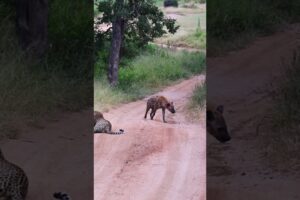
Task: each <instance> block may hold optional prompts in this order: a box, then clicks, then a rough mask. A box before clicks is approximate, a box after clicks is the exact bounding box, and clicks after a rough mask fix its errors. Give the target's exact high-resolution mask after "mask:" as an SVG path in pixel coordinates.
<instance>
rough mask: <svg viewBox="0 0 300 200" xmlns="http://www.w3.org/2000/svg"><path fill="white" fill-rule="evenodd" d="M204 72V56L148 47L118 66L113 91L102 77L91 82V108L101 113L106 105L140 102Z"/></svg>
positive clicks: (202, 54)
mask: <svg viewBox="0 0 300 200" xmlns="http://www.w3.org/2000/svg"><path fill="white" fill-rule="evenodd" d="M99 64H100V63H99ZM101 67H102V66H96V68H101ZM204 69H205V54H204V53H188V52H171V51H168V50H163V49H159V48H157V47H153V46H151V47H148V50H147V51H145V52H143V53H141V54H140V55H139V56H137V57H135V58H133V59H132V60H131V61H128V63H126V65H124V66H121V68H120V70H119V85H118V86H117V87H116V88H110V87H109V85H108V83H107V82H106V77H105V76H103V77H101V78H100V79H97V78H96V79H95V84H94V86H95V91H96V92H95V96H94V101H95V106H96V108H100V109H101V110H103V109H105V108H107V107H109V106H110V105H114V104H118V103H123V102H129V101H133V100H136V99H140V98H142V97H144V96H146V95H149V94H152V93H154V92H157V91H159V90H160V89H162V87H164V86H167V85H170V84H171V83H174V82H176V81H178V80H182V79H186V78H188V77H190V76H192V75H194V74H200V73H201V72H203V70H204ZM96 71H97V70H96ZM98 71H99V70H98Z"/></svg>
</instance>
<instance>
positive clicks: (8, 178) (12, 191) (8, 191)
mask: <svg viewBox="0 0 300 200" xmlns="http://www.w3.org/2000/svg"><path fill="white" fill-rule="evenodd" d="M27 191H28V178H27V176H26V174H25V172H24V171H23V170H22V169H21V168H20V167H18V166H17V165H15V164H13V163H11V162H9V161H7V160H6V159H5V158H4V156H3V154H2V151H1V149H0V197H1V198H5V199H9V200H25V199H26V195H27Z"/></svg>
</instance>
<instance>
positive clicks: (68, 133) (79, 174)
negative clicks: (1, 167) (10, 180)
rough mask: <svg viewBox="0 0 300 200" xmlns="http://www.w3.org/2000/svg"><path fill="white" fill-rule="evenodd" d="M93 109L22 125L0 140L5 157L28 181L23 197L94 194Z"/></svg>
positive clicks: (76, 199)
mask: <svg viewBox="0 0 300 200" xmlns="http://www.w3.org/2000/svg"><path fill="white" fill-rule="evenodd" d="M92 113H93V111H92V109H90V110H86V111H82V112H78V113H67V112H66V113H63V114H58V115H55V116H53V117H45V118H46V119H45V120H43V121H41V122H39V123H38V125H37V124H35V125H34V126H33V125H32V124H31V125H29V124H23V126H22V127H19V122H18V121H16V128H20V132H21V134H20V135H19V136H18V137H17V138H15V139H10V140H9V139H5V140H1V143H0V147H1V149H2V152H3V154H4V156H5V158H6V159H7V160H9V161H11V162H13V163H15V164H17V165H18V166H20V167H21V168H23V170H24V171H25V173H26V174H27V177H28V180H29V189H28V196H27V198H26V200H42V199H43V200H53V193H54V192H60V191H61V192H67V193H68V194H69V195H70V196H71V197H72V199H73V200H83V199H84V200H91V199H92V195H93V184H92V183H91V180H92V179H93V174H92V173H91V172H93V165H92V163H93V160H92V159H93V156H92V155H93V152H92V150H93V146H92V145H93V143H92V141H93V138H92V133H91V132H92V129H93V123H92V120H93V117H92V116H93V115H92Z"/></svg>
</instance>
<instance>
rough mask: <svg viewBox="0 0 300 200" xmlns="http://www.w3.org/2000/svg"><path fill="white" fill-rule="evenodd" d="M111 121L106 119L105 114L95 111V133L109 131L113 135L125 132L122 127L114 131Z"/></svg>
mask: <svg viewBox="0 0 300 200" xmlns="http://www.w3.org/2000/svg"><path fill="white" fill-rule="evenodd" d="M111 129H112V126H111V123H110V122H109V121H108V120H106V119H104V117H103V114H102V113H101V112H98V111H94V133H107V134H112V135H119V134H123V133H124V130H123V129H120V130H119V131H118V132H113V131H112V130H111Z"/></svg>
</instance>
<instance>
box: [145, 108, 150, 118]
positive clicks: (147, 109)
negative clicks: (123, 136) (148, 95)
mask: <svg viewBox="0 0 300 200" xmlns="http://www.w3.org/2000/svg"><path fill="white" fill-rule="evenodd" d="M149 110H150V106H148V105H147V108H146V113H145V116H144V118H145V119H146V118H147V115H148V111H149Z"/></svg>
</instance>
